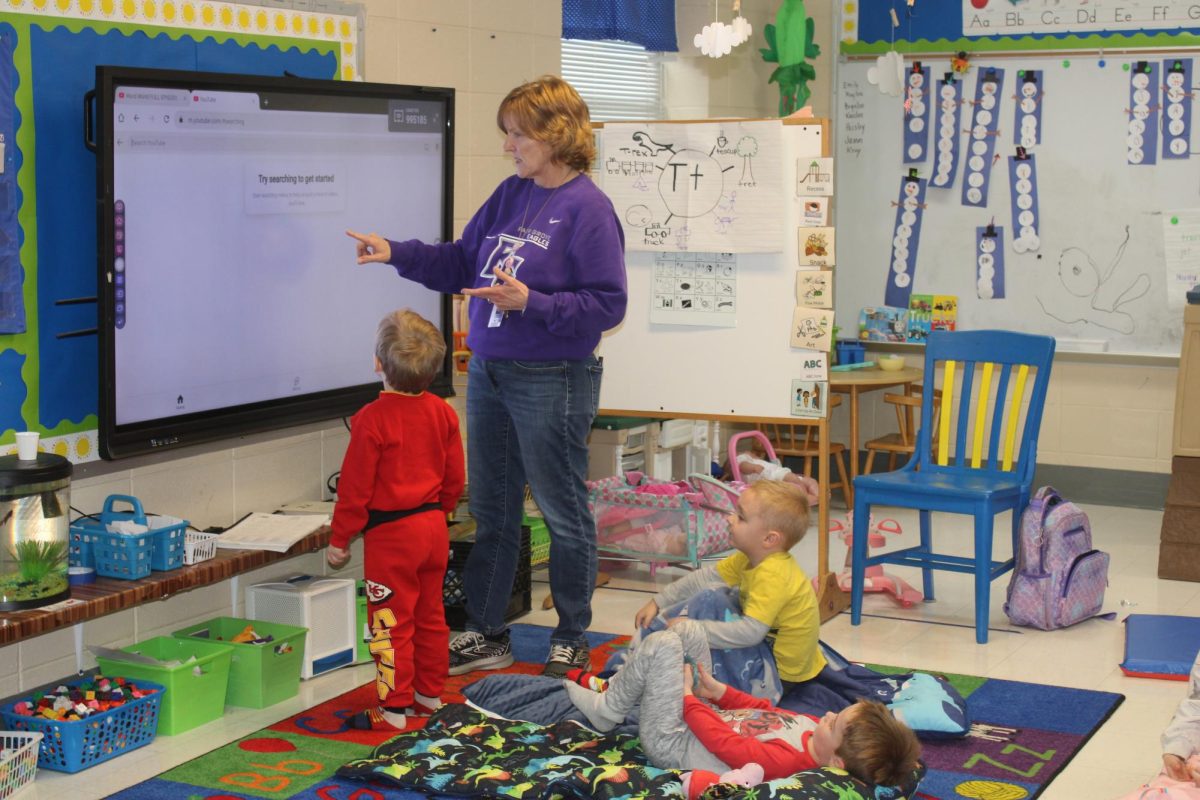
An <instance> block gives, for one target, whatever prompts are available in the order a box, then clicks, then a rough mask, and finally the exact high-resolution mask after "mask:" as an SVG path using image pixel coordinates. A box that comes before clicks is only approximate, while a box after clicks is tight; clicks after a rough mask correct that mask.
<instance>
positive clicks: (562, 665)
mask: <svg viewBox="0 0 1200 800" xmlns="http://www.w3.org/2000/svg"><path fill="white" fill-rule="evenodd" d="M591 668H592V656H591V651H590V650H588V646H587V645H586V644H578V645H574V646H572V645H568V644H552V645H550V658H548V659H546V666H545V667H543V668H542V674H543V675H545V676H547V677H550V678H565V677H567V673H568V672H570V671H571V670H573V669H585V670H590V669H591Z"/></svg>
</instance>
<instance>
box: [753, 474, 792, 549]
mask: <svg viewBox="0 0 1200 800" xmlns="http://www.w3.org/2000/svg"><path fill="white" fill-rule="evenodd" d="M750 493H753V495H754V498H755V499H756V500H757V501H758V504H759V512H758V513H759V515H760V516H761V517H762V518H763V522H765V523H766V525H767V529H768V530H772V531H777V532H778V533H779V535H780V536H782V537H783V544H784V547H783V549H784V550H785V551H786V550H791V549H792V548H793V547H795V546H796V545H797V544H798V543H799V542H800V540H801V539H803V538H804V534H805V532H806V531H807V530H808V495H807V494H805V493H804V490H803V489H802V488H800V486H798V485H797V484H794V483H788V482H786V481H772V480H765V479H764V480H760V481H757V482H756V483H755V484H754V485H753V486H749V487H747V488H746V490H745V491H744V492H743V494H750Z"/></svg>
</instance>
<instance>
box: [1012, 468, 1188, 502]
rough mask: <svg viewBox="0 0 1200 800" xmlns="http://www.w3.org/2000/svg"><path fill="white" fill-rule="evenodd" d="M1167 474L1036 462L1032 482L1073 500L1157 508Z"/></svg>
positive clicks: (1164, 497) (1168, 479)
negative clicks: (1050, 488)
mask: <svg viewBox="0 0 1200 800" xmlns="http://www.w3.org/2000/svg"><path fill="white" fill-rule="evenodd" d="M1170 482H1171V476H1170V475H1169V474H1167V473H1165V472H1136V471H1134V470H1128V469H1099V468H1097V467H1068V466H1063V465H1061V464H1038V465H1037V469H1036V470H1035V471H1034V473H1033V485H1034V486H1035V487H1036V486H1053V487H1054V488H1055V489H1057V490H1058V492H1059V494H1061V495H1062V496H1063V497H1066V498H1067V499H1069V500H1070V501H1071V502H1074V503H1094V504H1095V505H1102V506H1119V507H1121V508H1148V509H1153V510H1156V511H1161V510H1162V509H1163V507H1164V506H1165V505H1166V502H1167V486H1168V485H1169V484H1170Z"/></svg>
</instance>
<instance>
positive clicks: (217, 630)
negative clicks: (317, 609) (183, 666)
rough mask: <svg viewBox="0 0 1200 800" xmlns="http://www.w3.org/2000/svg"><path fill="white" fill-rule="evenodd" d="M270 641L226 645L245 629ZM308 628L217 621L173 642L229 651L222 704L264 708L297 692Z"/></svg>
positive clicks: (189, 630) (229, 619) (233, 619)
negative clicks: (214, 644) (215, 645)
mask: <svg viewBox="0 0 1200 800" xmlns="http://www.w3.org/2000/svg"><path fill="white" fill-rule="evenodd" d="M247 625H249V626H251V627H252V628H254V631H255V633H257V634H258V635H259V636H264V637H265V636H270V637H271V641H269V642H264V643H262V644H250V643H242V642H233V641H230V640H231V639H232V638H233V637H235V636H237V635H238V634H239V633H241V632H242V631H243V630H244V629H245V628H246V626H247ZM307 634H308V628H301V627H299V626H296V625H284V624H283V623H282V622H265V621H263V620H259V619H239V618H236V617H217V618H216V619H211V620H209V621H208V622H202V623H200V624H199V625H192V626H190V627H187V628H184V629H183V630H180V631H175V633H174V634H173V635H174V636H175V637H176V638H180V639H188V640H195V639H200V640H203V641H206V642H218V643H220V644H223V645H226V646H228V647H229V648H231V649H232V651H233V652H232V656H231V660H230V664H229V688H228V690H227V691H226V693H225V703H226V705H231V706H246V707H248V708H266V707H267V706H270V705H274V704H275V703H278V702H280V701H281V700H287V699H288V698H289V697H295V696H296V695H297V694H299V692H300V666H301V664H302V662H303V661H304V639H305V636H306V635H307Z"/></svg>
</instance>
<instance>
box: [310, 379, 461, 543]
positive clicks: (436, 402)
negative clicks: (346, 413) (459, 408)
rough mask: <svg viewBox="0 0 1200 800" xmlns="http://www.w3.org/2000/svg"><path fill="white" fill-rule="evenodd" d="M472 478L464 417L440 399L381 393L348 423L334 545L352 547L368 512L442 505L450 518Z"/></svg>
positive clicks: (427, 395)
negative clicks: (466, 458)
mask: <svg viewBox="0 0 1200 800" xmlns="http://www.w3.org/2000/svg"><path fill="white" fill-rule="evenodd" d="M465 480H466V470H465V468H464V466H463V447H462V437H461V434H460V433H459V430H458V415H457V414H455V413H454V409H453V408H451V407H450V405H449V404H448V403H447V402H446V401H445V400H442V399H441V398H440V397H437V396H436V395H432V394H430V393H429V392H422V393H421V394H419V395H416V396H413V395H405V394H399V393H398V392H387V391H385V392H380V393H379V399H378V400H374V401H372V402H370V403H368V404H367V405H365V406H363V407H362V408H361V409H360V410H359V412H358V413H357V414H355V415H354V417H353V418H352V419H351V420H350V445H349V446H348V447H347V448H346V457H345V458H344V459H343V460H342V473H341V476H340V477H339V478H338V499H337V505H335V506H334V509H333V523H332V527H333V536H332V537H331V539H330V542H329V543H330V544H332V545H333V546H335V547H340V548H343V549H345V548H347V547H349V546H350V539H351V538H352V537H353V536H354V535H355V534H357V533H359V532H360V531H361V530H362V529H363V526H364V525H366V523H367V510H368V509H371V510H375V511H404V510H406V509H410V508H417V507H419V506H422V505H425V504H426V503H437V504H439V505H440V506H441V508H442V510H443V511H445V512H446V513H447V514H449V513H450V512H452V511H453V510H454V507H455V505H456V504H457V503H458V498H459V497H461V496H462V491H463V485H464V483H465Z"/></svg>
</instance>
